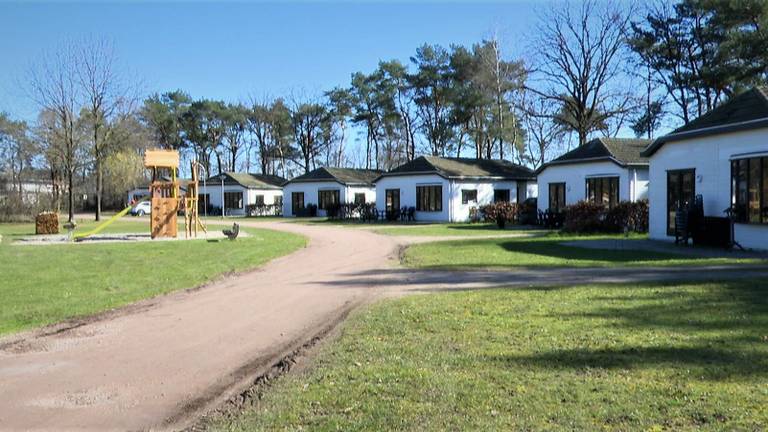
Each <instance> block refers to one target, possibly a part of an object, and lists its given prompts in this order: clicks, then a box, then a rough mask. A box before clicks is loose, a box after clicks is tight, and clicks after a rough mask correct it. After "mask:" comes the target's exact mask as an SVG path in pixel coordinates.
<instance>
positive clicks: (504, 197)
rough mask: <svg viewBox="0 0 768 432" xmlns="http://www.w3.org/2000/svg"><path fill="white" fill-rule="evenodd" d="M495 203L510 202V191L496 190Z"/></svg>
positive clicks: (494, 194) (494, 191) (494, 193)
mask: <svg viewBox="0 0 768 432" xmlns="http://www.w3.org/2000/svg"><path fill="white" fill-rule="evenodd" d="M493 202H509V189H494V190H493Z"/></svg>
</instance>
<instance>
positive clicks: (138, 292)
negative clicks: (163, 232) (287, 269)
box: [0, 218, 306, 334]
mask: <svg viewBox="0 0 768 432" xmlns="http://www.w3.org/2000/svg"><path fill="white" fill-rule="evenodd" d="M148 225H149V224H148V222H146V221H145V222H134V221H131V220H130V219H129V218H127V220H126V221H123V220H121V221H118V222H116V223H114V224H113V225H111V226H110V227H109V232H132V231H135V232H149V226H148ZM89 226H91V223H85V224H81V225H80V227H79V228H78V230H80V229H83V230H85V229H88V227H89ZM217 228H218V227H213V228H212V229H217ZM243 230H244V231H246V232H248V233H249V234H251V236H250V237H241V238H239V239H237V241H235V242H229V241H212V242H207V241H206V240H202V239H201V240H190V241H163V242H137V243H102V244H64V245H50V246H14V245H10V244H8V243H9V242H10V241H11V240H12V239H14V238H17V237H19V236H22V235H29V234H32V233H34V226H32V225H30V224H0V234H1V235H3V244H0V269H1V270H0V274H2V277H0V299H2V301H0V334H4V333H11V332H16V331H19V330H23V329H27V328H31V327H37V326H41V325H45V324H51V323H55V322H58V321H61V320H64V319H67V318H71V317H77V316H84V315H89V314H93V313H96V312H100V311H103V310H106V309H110V308H114V307H118V306H122V305H125V304H128V303H131V302H134V301H137V300H140V299H143V298H147V297H152V296H155V295H158V294H162V293H167V292H170V291H173V290H177V289H182V288H191V287H195V286H197V285H200V284H202V283H204V282H207V281H210V280H212V279H214V278H216V277H217V276H219V275H222V274H224V273H227V272H234V271H242V270H246V269H249V268H252V267H256V266H258V265H261V264H263V263H265V262H267V261H269V260H270V259H272V258H275V257H278V256H281V255H285V254H287V253H290V252H292V251H294V250H296V249H298V248H301V247H303V246H305V245H306V240H305V238H303V237H301V236H298V235H294V234H288V233H281V232H276V231H270V230H262V229H251V228H243ZM180 232H181V235H183V231H182V229H181V228H180Z"/></svg>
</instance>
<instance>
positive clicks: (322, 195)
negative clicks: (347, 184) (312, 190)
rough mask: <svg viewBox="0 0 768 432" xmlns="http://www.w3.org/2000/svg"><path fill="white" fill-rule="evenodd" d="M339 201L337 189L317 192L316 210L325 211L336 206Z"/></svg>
mask: <svg viewBox="0 0 768 432" xmlns="http://www.w3.org/2000/svg"><path fill="white" fill-rule="evenodd" d="M339 201H340V200H339V190H338V189H330V190H321V191H317V208H318V209H320V210H325V209H327V208H328V207H329V206H332V205H338V204H339Z"/></svg>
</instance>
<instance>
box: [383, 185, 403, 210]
mask: <svg viewBox="0 0 768 432" xmlns="http://www.w3.org/2000/svg"><path fill="white" fill-rule="evenodd" d="M384 196H385V201H384V206H385V207H386V208H385V210H386V211H387V213H390V212H393V211H395V210H400V189H387V190H386V192H385V195H384Z"/></svg>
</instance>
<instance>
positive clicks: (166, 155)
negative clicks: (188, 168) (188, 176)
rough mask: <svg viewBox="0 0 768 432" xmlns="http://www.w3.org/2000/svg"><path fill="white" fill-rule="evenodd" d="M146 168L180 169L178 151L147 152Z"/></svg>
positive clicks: (145, 153)
mask: <svg viewBox="0 0 768 432" xmlns="http://www.w3.org/2000/svg"><path fill="white" fill-rule="evenodd" d="M144 167H145V168H151V167H161V168H179V152H178V151H176V150H147V151H145V152H144Z"/></svg>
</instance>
